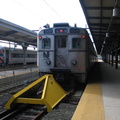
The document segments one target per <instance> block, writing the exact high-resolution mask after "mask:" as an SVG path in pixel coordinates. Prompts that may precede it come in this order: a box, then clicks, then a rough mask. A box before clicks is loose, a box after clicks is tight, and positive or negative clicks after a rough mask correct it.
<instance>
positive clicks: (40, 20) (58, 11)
mask: <svg viewBox="0 0 120 120" xmlns="http://www.w3.org/2000/svg"><path fill="white" fill-rule="evenodd" d="M0 18H2V19H5V20H7V21H10V22H12V23H15V24H17V25H20V26H23V27H25V28H28V29H30V30H38V29H39V28H40V27H42V26H44V25H45V24H47V23H48V24H50V26H52V25H53V23H58V22H68V23H70V25H71V26H73V25H74V24H75V23H77V26H78V27H86V21H85V18H84V14H83V12H82V9H81V5H80V3H79V0H0Z"/></svg>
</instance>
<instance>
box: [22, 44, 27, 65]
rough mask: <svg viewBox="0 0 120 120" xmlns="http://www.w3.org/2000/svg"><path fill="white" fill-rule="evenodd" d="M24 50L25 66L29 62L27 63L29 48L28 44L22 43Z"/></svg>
mask: <svg viewBox="0 0 120 120" xmlns="http://www.w3.org/2000/svg"><path fill="white" fill-rule="evenodd" d="M21 45H22V48H23V65H24V66H25V65H26V64H27V61H26V57H27V55H26V51H27V47H28V44H26V43H22V44H21Z"/></svg>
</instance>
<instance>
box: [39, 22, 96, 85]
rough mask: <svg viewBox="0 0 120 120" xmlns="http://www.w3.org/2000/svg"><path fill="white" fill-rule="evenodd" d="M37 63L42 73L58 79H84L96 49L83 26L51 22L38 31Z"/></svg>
mask: <svg viewBox="0 0 120 120" xmlns="http://www.w3.org/2000/svg"><path fill="white" fill-rule="evenodd" d="M37 48H38V52H37V56H38V57H37V65H38V71H39V74H40V75H41V76H43V75H44V74H53V76H54V78H55V80H57V81H71V83H74V82H73V81H75V84H78V83H86V81H87V80H86V78H87V75H88V73H89V71H90V70H91V68H92V67H93V65H94V63H95V62H96V61H97V60H96V59H97V53H96V51H95V48H94V46H93V43H92V41H91V39H90V37H89V34H88V32H87V30H86V29H85V28H80V27H77V26H76V25H75V26H73V27H71V26H70V25H69V23H54V24H53V27H48V28H45V29H42V30H40V31H39V32H38V34H37Z"/></svg>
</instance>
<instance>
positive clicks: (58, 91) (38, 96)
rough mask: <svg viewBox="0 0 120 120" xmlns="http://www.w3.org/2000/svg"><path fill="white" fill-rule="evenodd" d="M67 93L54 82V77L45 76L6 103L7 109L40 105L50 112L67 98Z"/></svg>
mask: <svg viewBox="0 0 120 120" xmlns="http://www.w3.org/2000/svg"><path fill="white" fill-rule="evenodd" d="M66 95H67V93H66V91H64V89H63V88H62V87H61V86H60V85H59V84H58V83H57V82H56V81H55V80H54V78H53V76H52V75H44V76H43V77H41V78H39V79H38V80H36V81H35V82H33V83H32V84H30V85H28V86H27V87H25V88H24V89H22V90H21V91H19V92H18V93H16V94H14V95H13V96H12V97H11V98H10V99H9V101H8V102H7V103H6V105H5V107H6V109H11V108H12V107H13V106H14V105H15V104H16V103H26V104H40V105H45V106H46V107H47V111H48V112H50V111H51V110H52V109H53V108H54V107H55V106H56V105H57V104H58V103H59V102H60V101H61V100H62V99H63V98H64V97H65V96H66Z"/></svg>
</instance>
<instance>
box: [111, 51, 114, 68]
mask: <svg viewBox="0 0 120 120" xmlns="http://www.w3.org/2000/svg"><path fill="white" fill-rule="evenodd" d="M113 57H114V56H113V52H112V63H111V65H112V66H113Z"/></svg>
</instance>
